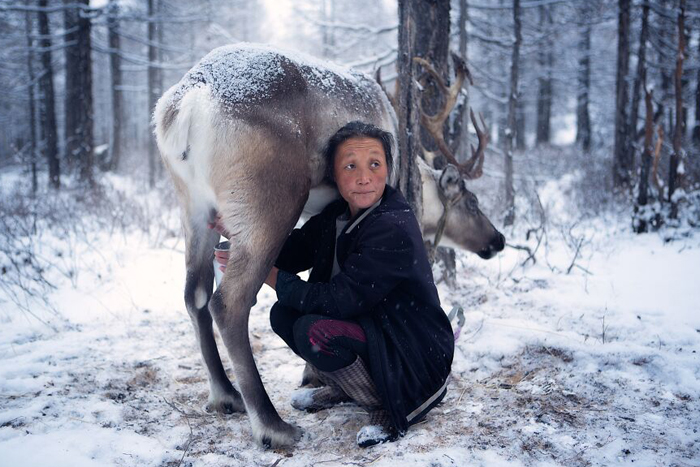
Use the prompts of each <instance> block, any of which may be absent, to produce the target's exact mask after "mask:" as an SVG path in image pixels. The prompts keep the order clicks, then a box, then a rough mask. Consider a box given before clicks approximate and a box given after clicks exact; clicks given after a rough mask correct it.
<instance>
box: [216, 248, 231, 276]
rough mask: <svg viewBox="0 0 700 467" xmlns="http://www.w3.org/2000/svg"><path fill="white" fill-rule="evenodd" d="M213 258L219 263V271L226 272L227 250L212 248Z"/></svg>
mask: <svg viewBox="0 0 700 467" xmlns="http://www.w3.org/2000/svg"><path fill="white" fill-rule="evenodd" d="M214 258H216V262H217V263H219V271H221V272H226V263H228V250H214Z"/></svg>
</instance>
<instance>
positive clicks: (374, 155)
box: [333, 137, 388, 216]
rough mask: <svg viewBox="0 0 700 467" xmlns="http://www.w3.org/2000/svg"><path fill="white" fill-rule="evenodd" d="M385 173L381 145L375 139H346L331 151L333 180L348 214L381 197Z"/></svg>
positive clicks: (384, 161)
mask: <svg viewBox="0 0 700 467" xmlns="http://www.w3.org/2000/svg"><path fill="white" fill-rule="evenodd" d="M387 174H388V170H387V166H386V155H385V154H384V147H383V146H382V143H381V141H379V140H378V139H374V138H367V137H356V138H350V139H348V140H346V141H344V142H343V143H341V144H340V145H339V146H338V148H337V149H336V151H335V163H334V165H333V175H334V177H335V183H336V184H337V185H338V190H339V191H340V196H342V197H343V199H344V200H345V201H347V202H348V205H349V206H350V214H351V215H352V216H354V215H355V214H357V212H358V211H359V210H360V209H365V208H368V207H370V206H372V205H373V204H374V203H376V202H377V201H378V200H379V199H380V198H381V197H382V195H383V194H384V187H385V186H386V177H387Z"/></svg>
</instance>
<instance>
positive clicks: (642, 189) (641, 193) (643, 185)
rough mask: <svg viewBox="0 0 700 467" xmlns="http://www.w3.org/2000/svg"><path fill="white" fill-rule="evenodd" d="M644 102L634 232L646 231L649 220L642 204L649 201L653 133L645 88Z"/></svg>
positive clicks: (650, 99)
mask: <svg viewBox="0 0 700 467" xmlns="http://www.w3.org/2000/svg"><path fill="white" fill-rule="evenodd" d="M645 82H646V81H645ZM645 87H646V86H645ZM644 103H645V108H646V117H645V119H644V149H643V151H642V160H641V170H640V173H639V190H638V194H637V205H636V206H635V207H634V212H635V218H634V220H633V228H634V231H635V232H636V233H644V232H647V231H648V221H649V219H648V213H646V212H645V211H644V206H646V205H647V204H648V202H649V195H648V192H649V169H650V168H651V160H652V157H653V155H652V154H653V151H652V143H651V138H652V136H653V133H654V107H653V104H652V93H651V91H649V90H646V89H645V98H644Z"/></svg>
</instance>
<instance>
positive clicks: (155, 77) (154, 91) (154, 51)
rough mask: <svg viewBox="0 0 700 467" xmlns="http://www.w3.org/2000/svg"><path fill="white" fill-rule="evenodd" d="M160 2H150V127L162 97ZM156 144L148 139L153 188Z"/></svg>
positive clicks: (149, 183) (149, 177) (152, 184)
mask: <svg viewBox="0 0 700 467" xmlns="http://www.w3.org/2000/svg"><path fill="white" fill-rule="evenodd" d="M156 1H160V0H148V19H149V21H148V122H147V123H148V125H149V126H150V122H151V114H152V113H153V109H155V107H156V102H157V101H158V98H159V97H160V93H161V90H160V87H159V85H158V83H159V71H158V68H157V63H156V62H157V61H158V45H157V37H156V25H157V21H158V20H159V19H160V18H158V17H156V10H157V8H156V5H155V3H154V2H156ZM156 152H157V151H156V142H155V140H154V138H153V136H152V135H151V137H150V138H149V139H148V185H149V186H150V187H151V188H153V187H154V186H155V184H156V170H157V168H156Z"/></svg>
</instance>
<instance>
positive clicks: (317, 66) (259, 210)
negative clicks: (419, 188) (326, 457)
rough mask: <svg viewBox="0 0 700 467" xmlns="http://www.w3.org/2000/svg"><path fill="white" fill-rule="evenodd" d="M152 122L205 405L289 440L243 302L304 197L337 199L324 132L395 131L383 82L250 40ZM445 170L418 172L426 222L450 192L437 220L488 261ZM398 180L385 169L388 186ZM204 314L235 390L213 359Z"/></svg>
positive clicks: (474, 213)
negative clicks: (176, 229)
mask: <svg viewBox="0 0 700 467" xmlns="http://www.w3.org/2000/svg"><path fill="white" fill-rule="evenodd" d="M154 119H155V125H156V131H155V132H156V137H157V141H158V147H159V148H160V152H161V155H162V159H163V163H164V164H165V166H166V168H167V170H168V172H169V173H170V175H171V177H172V179H173V182H174V184H175V187H176V191H177V195H178V197H179V203H180V206H181V208H182V224H183V228H184V232H185V238H186V265H187V278H186V285H185V305H186V307H187V311H188V312H189V314H190V317H191V319H192V323H193V325H194V328H195V332H196V334H197V340H198V342H199V346H200V349H201V352H202V356H203V358H204V362H205V364H206V368H207V372H208V376H209V384H210V394H209V401H208V406H209V407H210V408H211V409H213V410H216V411H219V412H224V413H231V412H234V411H244V410H245V411H246V412H247V413H248V415H249V416H250V422H251V425H252V432H253V437H254V439H255V440H256V441H257V442H258V443H259V444H261V445H263V446H267V447H278V446H284V445H291V444H293V443H294V442H295V441H296V440H297V439H298V438H299V437H300V434H301V431H300V429H299V428H297V427H295V426H293V425H290V424H288V423H286V422H284V421H283V420H282V419H281V418H280V417H279V415H278V414H277V411H276V410H275V408H274V407H273V405H272V403H271V402H270V399H269V397H268V395H267V392H266V391H265V388H264V387H263V384H262V381H261V380H260V375H259V373H258V370H257V367H256V366H255V361H254V360H253V354H252V351H251V348H250V341H249V337H248V316H249V313H250V308H251V306H252V304H253V303H254V300H255V296H256V294H257V292H258V290H259V289H260V287H261V285H262V284H263V281H264V279H265V277H266V276H267V274H268V272H269V271H270V268H271V267H272V266H273V263H274V261H275V259H276V257H277V255H278V253H279V251H280V249H281V247H282V245H283V243H284V241H285V239H286V237H287V235H288V234H289V232H290V231H291V229H292V228H293V227H294V225H295V224H296V222H297V220H298V219H299V217H300V215H301V214H302V210H304V207H305V205H306V209H307V211H308V212H309V214H313V213H315V212H320V210H321V209H322V208H323V207H324V206H325V205H326V204H328V203H329V202H330V201H332V200H333V199H335V198H336V197H337V196H338V195H337V193H336V192H335V190H334V189H333V188H331V186H329V185H327V184H325V183H324V172H325V166H326V161H325V160H323V158H322V157H321V154H322V152H323V148H324V145H325V144H326V142H327V140H328V139H329V137H330V136H331V135H333V134H334V133H335V132H336V131H337V130H338V129H339V128H340V127H342V126H343V125H345V124H346V123H348V122H350V121H353V120H361V121H365V122H368V123H372V124H374V125H376V126H378V127H380V128H383V129H385V130H387V131H389V132H391V133H392V134H394V135H395V134H396V131H395V128H396V118H395V115H394V112H393V109H392V108H391V105H390V104H389V101H388V99H387V97H386V95H385V94H384V92H383V91H382V89H381V87H380V86H379V85H378V84H377V83H376V82H375V81H373V80H372V79H371V78H370V77H368V76H366V75H364V74H362V73H358V72H354V71H350V70H347V69H344V68H341V67H338V66H335V65H332V64H329V63H326V62H321V61H319V60H316V59H313V58H311V57H307V56H303V55H301V54H294V53H288V52H280V51H278V50H275V49H272V48H269V47H265V46H260V45H251V44H247V45H236V46H226V47H221V48H218V49H215V50H214V51H212V52H211V53H209V54H208V55H207V56H205V57H204V58H203V59H202V60H201V61H200V62H199V63H198V64H197V65H196V66H194V67H193V68H192V69H191V70H190V71H189V72H188V73H187V74H186V75H185V76H184V77H183V78H182V80H181V81H180V82H179V83H178V84H176V85H175V86H173V87H172V88H170V89H169V90H168V91H167V92H166V93H165V94H164V95H163V96H162V98H161V99H160V100H159V101H158V104H157V106H156V109H155V115H154ZM481 157H483V150H482V155H481ZM395 166H398V160H396V164H395ZM451 170H452V171H451V172H450V171H449V170H448V171H443V172H436V171H433V170H431V169H430V168H429V167H427V166H425V165H424V166H423V168H422V172H423V178H424V183H425V186H424V189H423V192H424V193H425V196H426V198H425V199H424V200H423V202H424V206H425V211H426V213H429V214H428V215H426V216H425V218H424V219H425V221H426V223H427V224H426V225H427V228H428V229H433V230H435V228H436V225H435V224H436V222H437V220H438V219H439V218H440V214H439V213H441V212H442V206H441V205H440V203H439V199H440V197H439V196H438V191H439V192H443V193H452V194H453V195H454V194H455V193H456V194H457V195H459V196H460V202H459V203H457V205H455V206H453V207H452V209H450V210H449V215H448V216H446V219H445V220H444V222H443V223H444V225H445V227H444V234H445V236H446V237H447V238H448V239H452V240H453V241H454V242H455V243H456V244H458V245H461V246H463V247H466V248H467V249H469V250H471V251H474V252H478V253H480V254H481V256H482V257H490V256H492V255H493V254H494V252H496V251H500V250H501V249H503V236H502V235H501V234H500V233H498V232H497V231H496V229H495V228H494V227H493V225H492V224H491V223H490V222H489V221H488V219H486V217H485V216H484V215H483V214H482V213H481V212H480V211H479V210H478V208H477V207H476V205H475V203H474V199H472V198H473V196H474V195H472V194H471V193H469V192H468V191H467V190H466V187H465V186H464V182H463V180H462V179H461V178H460V177H459V176H456V175H455V173H456V171H455V170H454V168H452V169H451ZM395 182H396V174H395V173H392V174H391V176H390V180H389V183H390V184H395ZM465 193H468V194H469V196H466V197H465V196H464V194H465ZM455 196H456V195H455ZM470 196H471V197H470ZM443 198H444V197H443ZM436 203H437V205H435V204H436ZM433 213H438V214H437V215H434V214H433ZM217 218H219V219H220V223H221V225H222V226H223V227H224V228H225V229H226V230H227V231H228V232H230V233H231V238H230V241H231V245H232V246H231V249H230V254H229V261H228V264H227V267H226V272H225V274H224V277H223V280H222V282H221V284H220V285H219V287H218V288H217V290H216V292H215V293H213V294H212V290H213V278H214V270H213V265H212V259H213V248H214V246H215V245H216V244H217V243H218V242H219V235H218V234H217V233H215V232H214V231H212V230H210V229H208V228H207V224H208V223H209V222H214V221H215V220H216V219H217ZM212 317H213V319H214V321H216V324H217V326H218V328H219V331H220V333H221V336H222V338H223V341H224V344H225V346H226V349H227V350H228V352H229V356H230V358H231V360H232V362H233V365H234V370H235V376H236V380H237V382H238V388H239V390H240V393H239V392H238V391H237V390H236V389H235V388H234V387H233V385H232V384H231V382H230V381H229V379H228V377H227V376H226V373H225V371H224V367H223V365H222V363H221V358H220V356H219V353H218V350H217V347H216V343H215V340H214V335H213V329H212Z"/></svg>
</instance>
